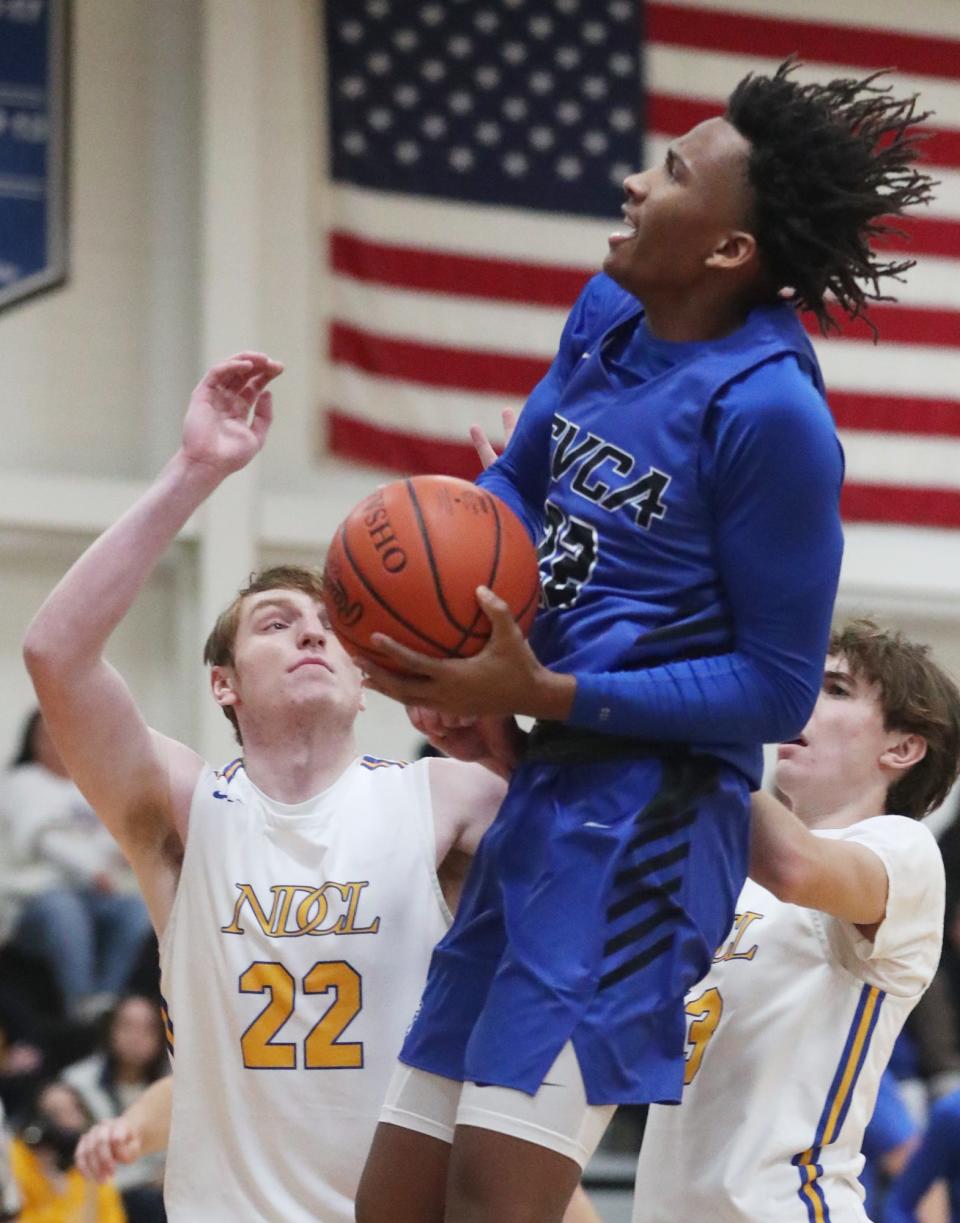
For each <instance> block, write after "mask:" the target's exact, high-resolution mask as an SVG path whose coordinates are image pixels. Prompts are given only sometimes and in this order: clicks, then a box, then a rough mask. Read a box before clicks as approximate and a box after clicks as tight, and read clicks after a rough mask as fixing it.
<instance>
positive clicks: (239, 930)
mask: <svg viewBox="0 0 960 1223" xmlns="http://www.w3.org/2000/svg"><path fill="white" fill-rule="evenodd" d="M236 886H237V887H238V888H239V889H240V895H239V896H238V897H237V903H236V907H235V908H234V910H233V918H232V920H231V921H230V924H229V925H228V926H221V927H220V933H221V934H244V933H245V931H244V929H243V927H242V926H241V925H240V912H241V910H242V909H243V906H244V903H247V904H249V905H250V908H251V909H252V910H253V916H254V917H255V918H256V919H257V925H258V926H259V927H260V929H261V930H262V931H263V933H264V934H266V935H270V934H271V932H272V930H273V922H274V918H275V917H276V914H277V901H278V897H277V895H276V890H275V889H273V888H271V891H273V892H274V897H273V908H272V909H271V910H270V916H269V918H268V917H267V915H266V913H264V911H263V909H262V908H261V906H260V901H259V900H258V899H257V894H256V892H255V891H254V890H253V887H252V885H251V884H249V883H238V884H237V885H236Z"/></svg>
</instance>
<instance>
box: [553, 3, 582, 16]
mask: <svg viewBox="0 0 960 1223" xmlns="http://www.w3.org/2000/svg"><path fill="white" fill-rule="evenodd" d="M554 3H555V5H556V9H557V12H558V13H566V14H570V13H575V12H576V11H577V9H578V8H579V7H580V0H554Z"/></svg>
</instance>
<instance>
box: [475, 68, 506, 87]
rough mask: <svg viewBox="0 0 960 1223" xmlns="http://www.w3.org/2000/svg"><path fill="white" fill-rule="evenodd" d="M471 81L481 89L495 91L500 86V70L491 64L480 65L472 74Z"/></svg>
mask: <svg viewBox="0 0 960 1223" xmlns="http://www.w3.org/2000/svg"><path fill="white" fill-rule="evenodd" d="M473 79H474V80H475V81H476V82H477V84H478V85H479V86H480V88H481V89H496V87H497V86H498V85H499V84H500V69H499V68H495V67H494V66H493V64H481V65H480V67H479V68H478V69H477V70H476V72H475V73H474V74H473Z"/></svg>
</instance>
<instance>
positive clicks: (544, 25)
mask: <svg viewBox="0 0 960 1223" xmlns="http://www.w3.org/2000/svg"><path fill="white" fill-rule="evenodd" d="M527 29H528V30H529V31H530V33H531V35H532V36H533V37H534V38H549V37H550V35H551V34H552V33H553V21H552V19H551V18H550V17H547V16H546V14H542V13H538V14H537V15H536V16H535V17H531V18H530V20H529V21H528V22H527Z"/></svg>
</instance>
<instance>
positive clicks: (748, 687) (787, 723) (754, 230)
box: [357, 62, 931, 1223]
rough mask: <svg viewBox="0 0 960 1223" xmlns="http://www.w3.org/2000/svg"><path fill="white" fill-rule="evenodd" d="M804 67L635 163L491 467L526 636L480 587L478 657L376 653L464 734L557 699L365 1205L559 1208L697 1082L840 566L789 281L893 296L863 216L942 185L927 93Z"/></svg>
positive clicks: (396, 686)
mask: <svg viewBox="0 0 960 1223" xmlns="http://www.w3.org/2000/svg"><path fill="white" fill-rule="evenodd" d="M793 67H794V65H793V64H792V63H790V62H788V63H786V64H784V65H782V66H781V67H780V68H779V69H778V70H777V71H776V72H775V73H774V74H773V75H772V76H771V77H748V78H747V79H746V80H745V81H744V82H742V83H741V84H740V85H739V86H738V88H737V89H736V91H735V92H734V94H733V96H732V97H731V99H730V103H729V107H728V110H727V113H726V115H725V116H723V117H717V118H714V119H710V120H707V121H706V122H704V123H701V124H699V125H698V126H697V127H695V128H694V129H693V130H692V131H690V132H688V133H687V134H686V135H684V136H682V137H680V138H679V139H677V140H674V141H672V142H671V144H670V146H669V148H668V149H667V152H666V156H665V158H664V160H663V162H662V164H660V165H657V166H655V167H653V168H651V169H648V170H646V171H644V172H642V173H637V174H632V175H630V176H629V177H628V178H627V179H626V181H625V183H624V189H625V192H626V197H627V198H626V203H625V205H624V207H623V215H624V219H625V221H626V228H625V230H624V231H622V232H620V233H616V234H613V235H611V237H610V240H609V247H610V249H609V253H608V255H607V257H606V260H605V262H604V271H603V274H602V275H599V276H596V277H595V278H594V279H592V280H591V281H590V282H589V283H588V285H587V286H586V288H585V289H584V290H583V292H582V294H581V295H580V298H579V300H578V301H577V302H576V304H575V305H574V307H573V310H572V312H571V314H570V316H569V318H568V320H567V323H566V326H565V328H564V331H563V335H562V337H561V340H560V348H559V352H558V354H557V356H556V358H555V360H554V362H553V364H552V365H551V367H550V370H549V371H548V373H547V374H546V376H545V377H544V379H543V380H542V381H541V382H540V384H539V385H538V386H537V387H536V388H535V389H534V391H533V392H532V394H531V396H530V398H529V400H528V401H527V404H526V407H525V408H524V411H523V414H522V416H521V418H520V420H519V423H518V424H517V427H516V430H515V432H514V433H513V436H512V438H511V439H510V442H509V444H508V446H507V448H506V450H505V452H504V454H503V455H502V457H501V458H500V459H498V460H497V461H496V462H494V463H492V465H491V466H490V467H489V468H488V470H487V471H485V472H484V474H483V475H482V476H481V477H480V479H481V482H482V483H483V484H484V486H485V487H487V488H489V489H491V490H492V491H494V492H495V493H498V494H499V495H500V496H501V497H503V498H504V500H506V501H507V502H508V503H509V504H510V505H511V506H512V508H513V509H514V510H515V511H516V512H517V513H518V514H519V515H520V516H521V518H522V519H523V520H524V522H525V523H526V524H527V526H528V529H529V531H530V533H531V535H532V536H533V538H534V539H535V540H537V541H538V543H539V546H540V558H541V562H540V563H541V575H542V582H543V599H542V607H541V610H540V613H539V614H538V617H537V622H536V624H535V626H534V630H533V634H532V636H531V640H530V645H527V643H525V642H524V641H523V640H522V638H521V636H520V634H519V632H518V631H517V629H516V627H515V625H514V624H513V622H512V619H511V617H510V615H509V612H508V611H507V610H506V609H505V607H504V606H503V605H502V604H501V603H500V602H499V601H498V600H496V599H494V598H493V597H492V596H490V595H489V594H488V593H485V592H483V591H480V592H478V598H479V600H480V602H481V605H482V606H483V608H484V611H485V612H486V614H487V615H488V616H489V618H490V620H491V621H492V624H493V634H492V638H491V641H490V643H489V645H488V646H487V647H486V648H485V649H484V650H483V651H482V652H481V653H480V654H479V655H477V656H476V657H475V658H473V659H467V660H442V661H438V660H432V659H427V658H424V657H422V656H420V655H418V654H415V653H412V652H411V651H408V650H404V649H401V648H400V647H399V646H396V645H395V644H393V643H390V642H389V640H388V639H386V638H383V639H381V640H380V641H379V642H378V644H379V645H380V646H381V648H382V649H383V650H384V651H385V652H387V653H389V654H390V655H391V656H392V658H393V660H394V661H395V662H396V663H397V664H398V666H399V668H400V670H401V671H402V672H405V673H406V674H397V673H396V672H391V671H386V670H383V669H382V668H379V667H376V666H373V665H371V666H370V668H369V683H370V685H371V686H372V687H374V688H376V689H378V690H379V691H382V692H385V693H387V694H388V695H390V696H393V697H395V698H396V699H398V700H401V701H403V702H404V703H405V704H407V705H409V706H419V707H420V709H421V710H422V711H423V712H421V713H420V714H419V715H418V720H419V722H420V723H421V725H424V726H430V727H432V728H433V730H434V732H438V733H435V738H437V740H438V742H439V743H440V745H441V746H444V747H446V748H447V749H448V750H449V751H451V752H453V753H454V754H458V753H459V754H469V753H470V752H471V751H472V752H479V751H480V741H481V740H484V739H486V740H487V743H488V744H489V743H490V741H491V740H490V733H491V730H492V729H493V728H495V729H496V731H497V734H498V736H499V739H500V741H501V742H504V741H507V736H505V735H504V734H503V731H504V729H505V727H506V728H510V727H513V726H514V723H513V715H515V714H526V715H532V716H533V717H534V718H536V719H537V725H536V726H535V728H534V730H533V732H532V734H531V736H530V738H529V740H528V742H527V744H526V748H525V751H524V754H523V757H522V759H521V760H520V761H519V763H518V764H517V767H516V769H515V771H514V773H513V777H512V780H511V784H510V789H509V792H508V794H507V798H506V800H505V802H504V805H503V807H502V808H501V811H500V814H499V815H498V816H497V819H496V821H495V823H494V824H493V826H492V828H491V829H490V832H489V833H488V834H487V836H486V837H485V838H484V841H483V842H482V844H481V847H480V851H479V854H478V857H477V859H476V860H475V863H474V866H473V868H472V870H471V874H470V878H469V880H468V882H467V885H466V889H465V892H464V897H463V901H462V907H461V909H460V912H459V913H458V915H457V920H456V922H455V924H454V926H453V927H452V929H451V931H450V932H449V934H448V935H447V936H446V937H445V938H444V939H443V940H442V942H441V943H440V944H439V946H438V948H437V950H436V951H435V953H434V956H433V961H432V964H431V970H430V975H429V979H428V982H427V986H426V990H425V993H424V996H423V1001H422V1004H421V1008H420V1011H419V1012H418V1015H417V1017H416V1019H415V1020H414V1022H413V1024H412V1026H411V1029H410V1031H409V1033H408V1036H407V1039H406V1042H405V1044H404V1047H403V1050H402V1052H401V1055H400V1060H401V1063H402V1064H401V1065H400V1067H399V1068H398V1070H397V1073H396V1075H395V1078H394V1082H393V1085H392V1088H391V1091H390V1093H389V1094H388V1098H387V1103H386V1106H385V1109H384V1112H383V1115H382V1121H381V1125H380V1127H379V1129H378V1132H377V1138H376V1140H375V1142H374V1146H373V1149H372V1152H371V1156H370V1160H369V1162H368V1164H367V1169H366V1172H365V1174H364V1179H363V1182H362V1183H361V1188H360V1194H359V1198H358V1203H357V1211H358V1216H357V1217H358V1219H359V1220H360V1221H361V1223H386V1221H387V1220H389V1221H390V1223H414V1221H416V1223H425V1221H439V1220H441V1219H443V1218H444V1210H446V1212H447V1213H446V1218H447V1219H456V1220H458V1223H479V1221H481V1220H482V1221H484V1223H493V1221H494V1220H496V1223H550V1221H552V1220H556V1219H559V1218H560V1217H561V1215H562V1213H563V1208H564V1205H565V1204H566V1201H567V1199H568V1197H569V1195H570V1193H571V1191H572V1189H573V1187H574V1186H575V1184H576V1183H577V1179H578V1176H579V1165H582V1164H583V1163H585V1162H586V1160H587V1159H588V1158H589V1156H590V1154H591V1153H592V1150H593V1148H594V1146H595V1145H596V1143H597V1141H598V1140H599V1138H600V1135H601V1134H602V1132H603V1129H604V1127H605V1125H606V1123H607V1121H608V1120H609V1118H610V1116H611V1114H612V1112H613V1110H614V1108H615V1106H616V1105H617V1104H619V1103H627V1102H630V1103H641V1102H645V1101H662V1102H676V1101H678V1100H679V1099H680V1095H681V1091H682V1088H683V1078H684V1048H685V1039H686V1036H685V1022H684V998H683V995H684V992H685V991H686V990H687V989H688V988H690V987H691V986H692V985H693V984H694V983H695V982H696V981H697V980H699V979H700V978H701V977H702V976H703V975H704V973H705V972H706V971H707V969H708V967H709V966H710V962H711V958H712V956H713V953H714V951H715V949H716V947H717V946H719V944H720V942H721V940H723V939H724V938H725V937H726V936H727V935H728V933H729V930H730V925H731V922H732V920H733V916H734V911H735V904H736V900H737V896H738V893H739V891H740V887H741V885H742V883H743V880H744V877H745V875H746V871H747V861H748V841H749V837H748V832H749V801H748V799H749V792H750V790H751V789H755V788H756V787H757V786H758V785H759V781H760V772H761V767H760V766H761V752H760V746H761V744H762V743H764V742H773V741H789V740H790V739H792V738H794V737H795V736H796V735H798V734H799V732H800V731H801V729H802V728H803V726H804V725H805V723H806V721H807V719H808V717H809V716H810V712H811V710H812V708H813V705H814V702H815V700H816V696H817V693H818V691H819V689H820V684H821V679H822V671H823V660H824V655H825V651H826V646H827V639H828V633H829V626H830V615H831V609H832V606H833V600H834V595H835V590H836V582H837V575H838V570H839V564H840V553H841V547H842V537H841V530H840V519H839V510H838V502H839V491H840V483H841V478H842V457H841V453H840V448H839V445H838V442H837V438H836V434H835V431H834V428H833V424H832V421H831V419H830V414H829V411H828V409H827V405H826V400H825V397H824V388H823V382H822V378H821V375H820V371H819V367H818V365H817V360H816V357H815V355H814V352H813V349H812V347H811V346H810V343H809V341H808V340H807V337H806V334H805V332H804V329H803V327H802V325H801V323H800V321H799V317H798V308H799V309H808V310H812V311H813V313H814V314H815V315H816V316H817V317H818V318H819V319H820V322H821V325H822V326H823V327H824V328H825V329H829V327H830V326H831V320H830V315H829V306H828V301H827V298H828V295H829V294H831V293H832V294H833V295H834V297H835V298H836V301H837V303H838V305H839V307H840V309H842V310H845V311H846V312H847V313H849V314H854V315H856V314H859V313H860V312H861V311H862V310H863V308H864V306H865V304H866V302H867V301H868V299H869V298H871V297H873V298H876V297H880V296H882V293H881V286H882V284H884V283H885V282H886V281H887V280H888V279H889V278H890V277H891V276H896V275H900V274H901V273H902V272H903V271H904V269H905V267H906V266H907V264H908V261H903V260H901V261H893V262H890V263H883V262H880V261H878V260H877V258H876V257H875V256H874V255H873V253H872V252H871V250H870V246H869V243H870V239H871V238H872V237H873V236H875V235H877V234H880V233H882V232H883V230H884V228H885V227H886V226H887V225H889V224H890V223H891V222H888V221H887V220H885V219H884V218H885V217H887V216H889V215H897V214H899V213H900V212H902V211H903V209H904V208H906V207H908V206H909V205H912V204H915V203H919V202H922V201H923V200H925V199H926V198H927V196H928V194H929V191H930V186H931V184H930V181H929V179H927V178H926V177H925V176H924V175H923V174H921V173H919V172H917V171H916V170H914V169H913V168H912V166H911V162H912V160H913V158H914V156H915V151H916V150H915V142H914V139H913V137H912V135H911V129H912V127H913V125H915V124H916V123H917V122H919V120H920V119H921V118H922V116H921V115H919V114H918V113H917V109H916V103H915V100H913V99H910V100H907V101H898V100H896V99H894V98H892V97H891V96H890V95H889V94H888V92H886V91H885V90H884V89H883V88H882V87H881V86H878V85H877V84H876V81H875V78H871V79H869V80H866V81H862V82H855V81H834V82H831V83H830V84H828V85H821V86H809V85H801V84H799V83H797V82H796V81H794V80H793V79H792V70H793ZM788 295H789V296H790V297H791V298H792V300H787V297H788ZM469 715H476V716H480V715H487V716H486V718H485V719H484V718H481V720H479V721H476V722H474V723H473V724H472V725H463V723H462V719H463V718H464V716H469ZM501 717H502V718H505V719H506V722H503V721H500V720H499V719H500V718H501ZM458 719H460V721H458ZM446 728H448V729H446ZM486 750H489V748H484V751H486ZM491 1169H495V1170H496V1174H495V1175H493V1174H491ZM445 1195H446V1203H444V1196H445Z"/></svg>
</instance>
